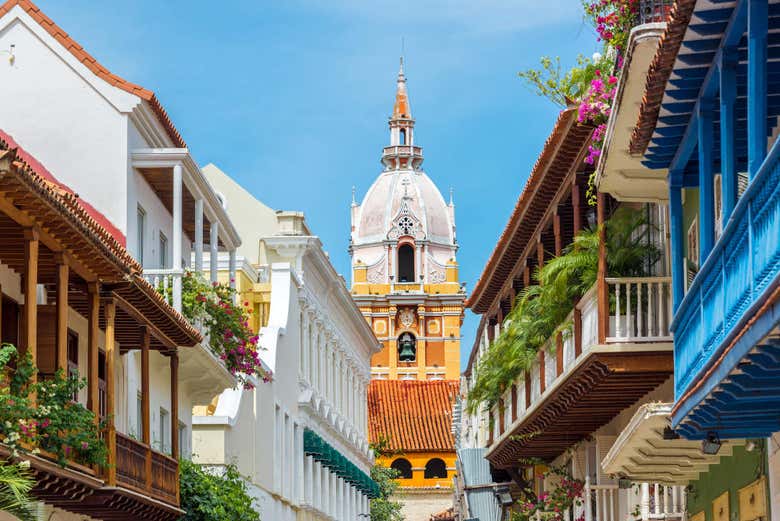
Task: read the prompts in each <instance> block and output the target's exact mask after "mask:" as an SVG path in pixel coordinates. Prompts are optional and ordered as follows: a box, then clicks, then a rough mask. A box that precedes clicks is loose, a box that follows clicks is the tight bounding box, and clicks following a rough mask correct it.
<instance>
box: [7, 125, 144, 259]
mask: <svg viewBox="0 0 780 521" xmlns="http://www.w3.org/2000/svg"><path fill="white" fill-rule="evenodd" d="M0 151H5V152H6V153H7V152H11V153H13V154H14V159H13V163H14V164H15V166H16V167H17V168H18V171H19V173H20V174H21V176H20V178H21V179H23V180H24V181H25V182H26V184H27V185H28V186H29V187H30V188H31V189H34V190H35V191H37V192H38V193H39V194H40V195H42V196H43V197H44V198H46V199H47V200H48V201H49V203H50V204H53V205H54V206H60V207H62V208H63V209H65V210H66V211H68V212H69V213H71V215H72V217H73V218H74V223H77V225H78V226H81V227H82V229H83V231H84V232H85V235H86V236H88V237H90V238H91V239H92V240H93V242H94V243H95V245H96V246H98V247H100V248H102V249H104V250H105V251H106V252H107V253H108V254H109V256H111V257H114V259H115V260H116V262H117V264H118V265H120V266H122V267H123V269H125V270H126V272H127V273H133V272H140V271H141V269H142V268H141V265H140V264H139V263H138V261H136V260H135V258H133V256H132V255H130V253H128V251H127V249H125V247H124V245H123V244H122V243H121V242H120V241H119V240H118V239H117V238H116V237H115V235H114V233H112V231H110V230H109V229H107V227H106V226H105V224H109V225H110V226H111V227H112V228H114V226H113V224H111V222H110V221H109V220H108V218H106V217H105V216H104V215H103V214H102V213H100V212H99V211H98V210H96V209H95V208H94V207H92V205H89V203H87V202H86V201H84V200H82V199H80V198H79V197H78V195H76V194H75V193H74V192H73V191H72V190H71V189H70V188H69V187H67V186H66V185H64V184H62V183H60V182H59V181H58V180H57V178H56V177H54V176H53V175H52V174H51V172H49V171H48V170H47V169H46V168H45V167H44V166H43V165H42V164H41V163H40V162H38V161H37V160H35V158H33V157H32V156H31V155H30V154H29V153H28V152H26V151H25V150H24V149H23V148H21V147H20V146H19V145H18V144H17V143H16V142H15V141H14V140H13V138H12V137H11V136H9V135H8V134H6V133H5V132H4V131H3V130H2V129H0ZM85 206H89V209H88V208H86V207H85ZM96 217H97V218H96ZM114 229H115V228H114ZM117 232H118V230H117ZM118 233H119V234H120V235H122V234H121V232H118Z"/></svg>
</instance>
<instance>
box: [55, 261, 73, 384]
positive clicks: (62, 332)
mask: <svg viewBox="0 0 780 521" xmlns="http://www.w3.org/2000/svg"><path fill="white" fill-rule="evenodd" d="M55 261H56V262H57V333H56V335H57V339H56V341H57V369H58V370H59V369H61V370H62V371H63V374H65V375H66V376H67V374H68V275H69V274H70V271H69V269H68V264H67V261H66V260H65V256H64V255H62V254H61V253H59V254H57V255H56V256H55Z"/></svg>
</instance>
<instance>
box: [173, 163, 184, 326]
mask: <svg viewBox="0 0 780 521" xmlns="http://www.w3.org/2000/svg"><path fill="white" fill-rule="evenodd" d="M181 200H182V168H181V163H179V164H177V165H175V166H174V167H173V254H172V259H171V268H173V269H174V270H175V274H174V276H173V307H174V309H176V310H177V311H181V277H180V276H178V275H177V274H176V272H178V271H180V270H181V243H182V240H183V239H182V233H181V225H182V222H181V221H182V219H181Z"/></svg>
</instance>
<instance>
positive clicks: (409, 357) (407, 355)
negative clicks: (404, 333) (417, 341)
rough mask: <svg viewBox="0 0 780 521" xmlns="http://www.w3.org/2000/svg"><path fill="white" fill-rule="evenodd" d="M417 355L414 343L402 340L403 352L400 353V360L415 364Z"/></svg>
mask: <svg viewBox="0 0 780 521" xmlns="http://www.w3.org/2000/svg"><path fill="white" fill-rule="evenodd" d="M416 355H417V353H416V352H415V350H414V342H412V341H411V340H406V339H405V340H401V350H400V351H399V352H398V360H400V361H401V362H414V359H415V357H416Z"/></svg>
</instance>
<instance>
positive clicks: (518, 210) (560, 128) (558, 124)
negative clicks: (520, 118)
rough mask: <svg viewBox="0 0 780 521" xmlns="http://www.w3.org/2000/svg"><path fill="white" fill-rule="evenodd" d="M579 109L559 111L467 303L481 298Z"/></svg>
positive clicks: (473, 302)
mask: <svg viewBox="0 0 780 521" xmlns="http://www.w3.org/2000/svg"><path fill="white" fill-rule="evenodd" d="M576 113H577V108H576V107H567V108H565V109H563V110H561V111H560V113H559V114H558V119H557V120H556V121H555V125H554V126H553V130H552V132H550V135H549V136H548V137H547V140H546V141H545V142H544V146H543V147H542V151H541V152H540V153H539V156H538V157H537V159H536V162H535V163H534V166H533V168H532V169H531V173H530V175H529V176H528V179H527V180H526V182H525V186H524V187H523V191H522V192H521V193H520V196H519V197H518V199H517V203H515V207H514V209H513V210H512V214H511V215H510V217H509V220H508V221H507V224H506V227H505V228H504V231H502V232H501V235H500V236H499V237H498V241H497V242H496V247H495V248H494V249H493V252H492V253H491V254H490V258H488V261H487V263H486V264H485V268H484V269H483V270H482V274H481V275H480V276H479V279H478V280H477V283H476V284H475V285H474V289H473V290H472V291H471V294H470V295H469V298H468V299H467V300H466V307H468V308H471V307H473V306H474V305H476V303H477V301H478V300H479V297H480V296H481V294H482V292H483V291H484V289H485V286H486V285H487V284H488V282H489V280H490V277H491V273H492V271H493V270H494V269H495V267H496V265H497V264H498V263H499V261H500V260H501V256H502V254H503V250H504V248H505V246H506V245H507V243H508V242H509V240H510V238H511V235H512V233H513V232H514V230H515V228H516V227H517V224H518V221H519V220H520V219H521V218H522V215H523V212H524V210H525V208H526V206H527V205H528V204H529V201H530V199H531V197H532V195H533V192H534V191H535V189H536V188H537V186H536V185H537V184H538V182H539V176H541V174H542V172H543V171H544V170H545V169H546V168H547V166H549V165H550V164H551V163H552V161H553V159H554V157H555V155H554V152H555V150H556V149H557V145H558V144H559V142H560V140H561V139H562V138H563V136H564V135H565V134H564V131H565V130H567V129H568V128H570V127H569V124H570V123H571V125H577V123H576V122H574V121H573V119H574V115H575V114H576Z"/></svg>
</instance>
